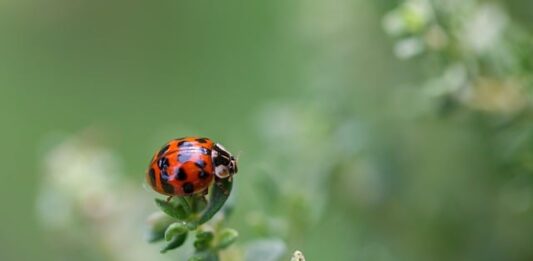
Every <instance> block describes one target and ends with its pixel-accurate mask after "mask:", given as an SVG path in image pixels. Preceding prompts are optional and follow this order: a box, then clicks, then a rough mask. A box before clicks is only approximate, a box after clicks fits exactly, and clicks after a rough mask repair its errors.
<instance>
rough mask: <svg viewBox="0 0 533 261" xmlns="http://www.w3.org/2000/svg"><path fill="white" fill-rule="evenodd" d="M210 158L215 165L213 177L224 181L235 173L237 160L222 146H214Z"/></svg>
mask: <svg viewBox="0 0 533 261" xmlns="http://www.w3.org/2000/svg"><path fill="white" fill-rule="evenodd" d="M211 157H212V158H213V163H214V164H215V175H216V176H217V177H219V178H221V179H225V178H228V177H231V176H233V175H235V173H237V160H236V159H235V157H233V155H231V153H229V152H228V151H227V150H226V148H224V147H223V146H222V145H220V144H218V143H217V144H215V147H214V148H213V152H212V154H211Z"/></svg>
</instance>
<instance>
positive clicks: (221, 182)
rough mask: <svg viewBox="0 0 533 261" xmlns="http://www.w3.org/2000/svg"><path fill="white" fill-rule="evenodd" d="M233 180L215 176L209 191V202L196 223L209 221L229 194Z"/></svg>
mask: <svg viewBox="0 0 533 261" xmlns="http://www.w3.org/2000/svg"><path fill="white" fill-rule="evenodd" d="M232 187H233V181H230V179H229V178H227V179H219V178H215V184H214V185H213V187H212V188H211V191H210V192H209V203H208V204H207V207H206V209H205V210H204V211H203V212H202V214H201V216H200V218H199V219H198V225H201V224H203V223H205V222H207V221H209V220H210V219H211V218H212V217H213V216H214V215H215V214H216V213H217V212H218V211H219V210H220V209H221V208H222V206H224V203H225V202H226V200H227V199H228V197H229V195H230V194H231V188H232Z"/></svg>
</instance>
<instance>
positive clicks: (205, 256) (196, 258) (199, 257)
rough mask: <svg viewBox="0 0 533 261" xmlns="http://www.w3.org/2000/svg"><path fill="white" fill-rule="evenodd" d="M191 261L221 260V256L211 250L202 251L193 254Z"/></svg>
mask: <svg viewBox="0 0 533 261" xmlns="http://www.w3.org/2000/svg"><path fill="white" fill-rule="evenodd" d="M189 261H219V258H218V256H217V254H216V253H213V252H211V251H202V252H197V253H195V254H194V255H193V256H191V257H190V258H189Z"/></svg>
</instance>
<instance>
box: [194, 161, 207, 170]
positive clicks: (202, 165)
mask: <svg viewBox="0 0 533 261" xmlns="http://www.w3.org/2000/svg"><path fill="white" fill-rule="evenodd" d="M194 165H196V166H197V167H198V168H201V169H203V168H204V167H205V161H203V160H198V161H196V162H195V163H194Z"/></svg>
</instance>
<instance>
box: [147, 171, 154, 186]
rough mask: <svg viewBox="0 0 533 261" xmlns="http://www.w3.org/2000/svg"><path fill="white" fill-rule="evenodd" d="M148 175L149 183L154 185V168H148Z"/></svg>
mask: <svg viewBox="0 0 533 261" xmlns="http://www.w3.org/2000/svg"><path fill="white" fill-rule="evenodd" d="M148 176H149V177H150V185H152V186H154V185H155V170H154V169H153V168H150V170H149V171H148Z"/></svg>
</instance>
